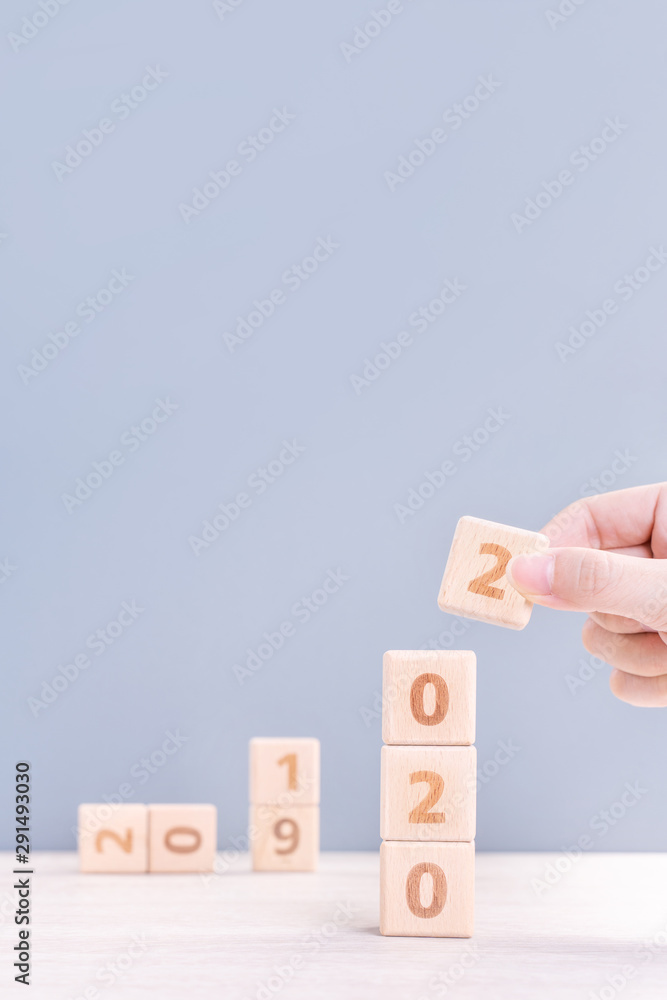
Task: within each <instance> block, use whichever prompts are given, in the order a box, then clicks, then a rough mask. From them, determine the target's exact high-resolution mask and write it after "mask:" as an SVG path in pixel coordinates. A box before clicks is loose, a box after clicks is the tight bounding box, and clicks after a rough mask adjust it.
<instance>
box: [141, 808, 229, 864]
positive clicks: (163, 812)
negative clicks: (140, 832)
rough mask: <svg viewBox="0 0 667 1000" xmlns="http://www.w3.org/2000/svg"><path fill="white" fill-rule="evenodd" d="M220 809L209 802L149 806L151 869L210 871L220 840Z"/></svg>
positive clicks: (149, 861)
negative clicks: (218, 837) (218, 838)
mask: <svg viewBox="0 0 667 1000" xmlns="http://www.w3.org/2000/svg"><path fill="white" fill-rule="evenodd" d="M217 814H218V811H217V809H216V807H215V806H213V805H209V804H202V805H200V804H196V805H192V804H190V803H187V804H171V803H169V804H157V805H150V806H149V807H148V870H149V871H150V872H210V871H213V860H214V857H215V847H216V843H217V825H218V817H217Z"/></svg>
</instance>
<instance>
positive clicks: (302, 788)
mask: <svg viewBox="0 0 667 1000" xmlns="http://www.w3.org/2000/svg"><path fill="white" fill-rule="evenodd" d="M250 801H251V803H257V804H260V805H282V806H285V807H289V806H295V805H299V806H306V805H317V804H318V803H319V801H320V741H319V740H316V739H309V738H303V737H294V738H293V739H282V738H280V739H272V738H263V737H260V738H256V739H252V740H250Z"/></svg>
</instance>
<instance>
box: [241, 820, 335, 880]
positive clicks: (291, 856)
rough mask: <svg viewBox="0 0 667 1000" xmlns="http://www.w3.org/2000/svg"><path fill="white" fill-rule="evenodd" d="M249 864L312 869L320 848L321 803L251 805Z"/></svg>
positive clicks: (273, 868)
mask: <svg viewBox="0 0 667 1000" xmlns="http://www.w3.org/2000/svg"><path fill="white" fill-rule="evenodd" d="M250 840H251V843H252V867H253V869H254V870H255V871H256V872H277V871H289V872H312V871H315V869H316V868H317V859H318V856H319V851H320V807H319V806H291V807H286V808H285V807H283V806H278V805H252V806H251V807H250Z"/></svg>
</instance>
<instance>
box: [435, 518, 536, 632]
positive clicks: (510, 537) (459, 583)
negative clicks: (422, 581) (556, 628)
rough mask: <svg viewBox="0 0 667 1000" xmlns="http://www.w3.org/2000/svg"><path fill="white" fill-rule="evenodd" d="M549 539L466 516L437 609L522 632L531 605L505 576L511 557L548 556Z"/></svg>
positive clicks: (447, 568) (505, 525)
mask: <svg viewBox="0 0 667 1000" xmlns="http://www.w3.org/2000/svg"><path fill="white" fill-rule="evenodd" d="M548 548H549V539H548V538H547V536H546V535H541V534H539V533H538V532H536V531H524V530H523V529H522V528H512V527H510V526H509V525H507V524H496V523H495V522H494V521H483V520H481V519H480V518H478V517H462V518H461V519H460V521H459V523H458V524H457V525H456V531H455V532H454V540H453V541H452V547H451V549H450V552H449V558H448V559H447V565H446V567H445V575H444V576H443V578H442V583H441V585H440V594H439V596H438V606H439V607H440V608H441V610H442V611H447V612H449V614H452V615H463V616H464V617H466V618H475V619H477V620H478V621H482V622H488V623H490V624H491V625H504V626H505V627H506V628H514V629H522V628H525V626H526V625H527V624H528V621H529V619H530V613H531V611H532V609H533V605H532V603H531V602H530V601H527V600H526V598H525V597H524V596H523V595H522V594H520V593H519V592H518V590H515V589H514V587H512V585H511V584H510V582H509V580H508V579H507V576H506V574H505V569H506V567H507V564H508V562H509V561H510V559H511V558H512V556H518V555H528V554H531V553H534V552H545V551H546V550H547V549H548Z"/></svg>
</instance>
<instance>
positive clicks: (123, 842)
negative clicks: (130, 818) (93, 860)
mask: <svg viewBox="0 0 667 1000" xmlns="http://www.w3.org/2000/svg"><path fill="white" fill-rule="evenodd" d="M105 837H108V838H109V840H113V841H114V842H115V843H116V844H118V846H119V847H120V849H121V851H125V853H126V854H130V853H131V852H132V830H126V831H125V836H124V837H121V835H120V834H119V833H116V831H115V830H100V832H99V833H98V834H97V836H96V837H95V850H96V851H99V853H100V854H102V853H103V851H102V841H103V840H104V838H105Z"/></svg>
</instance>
